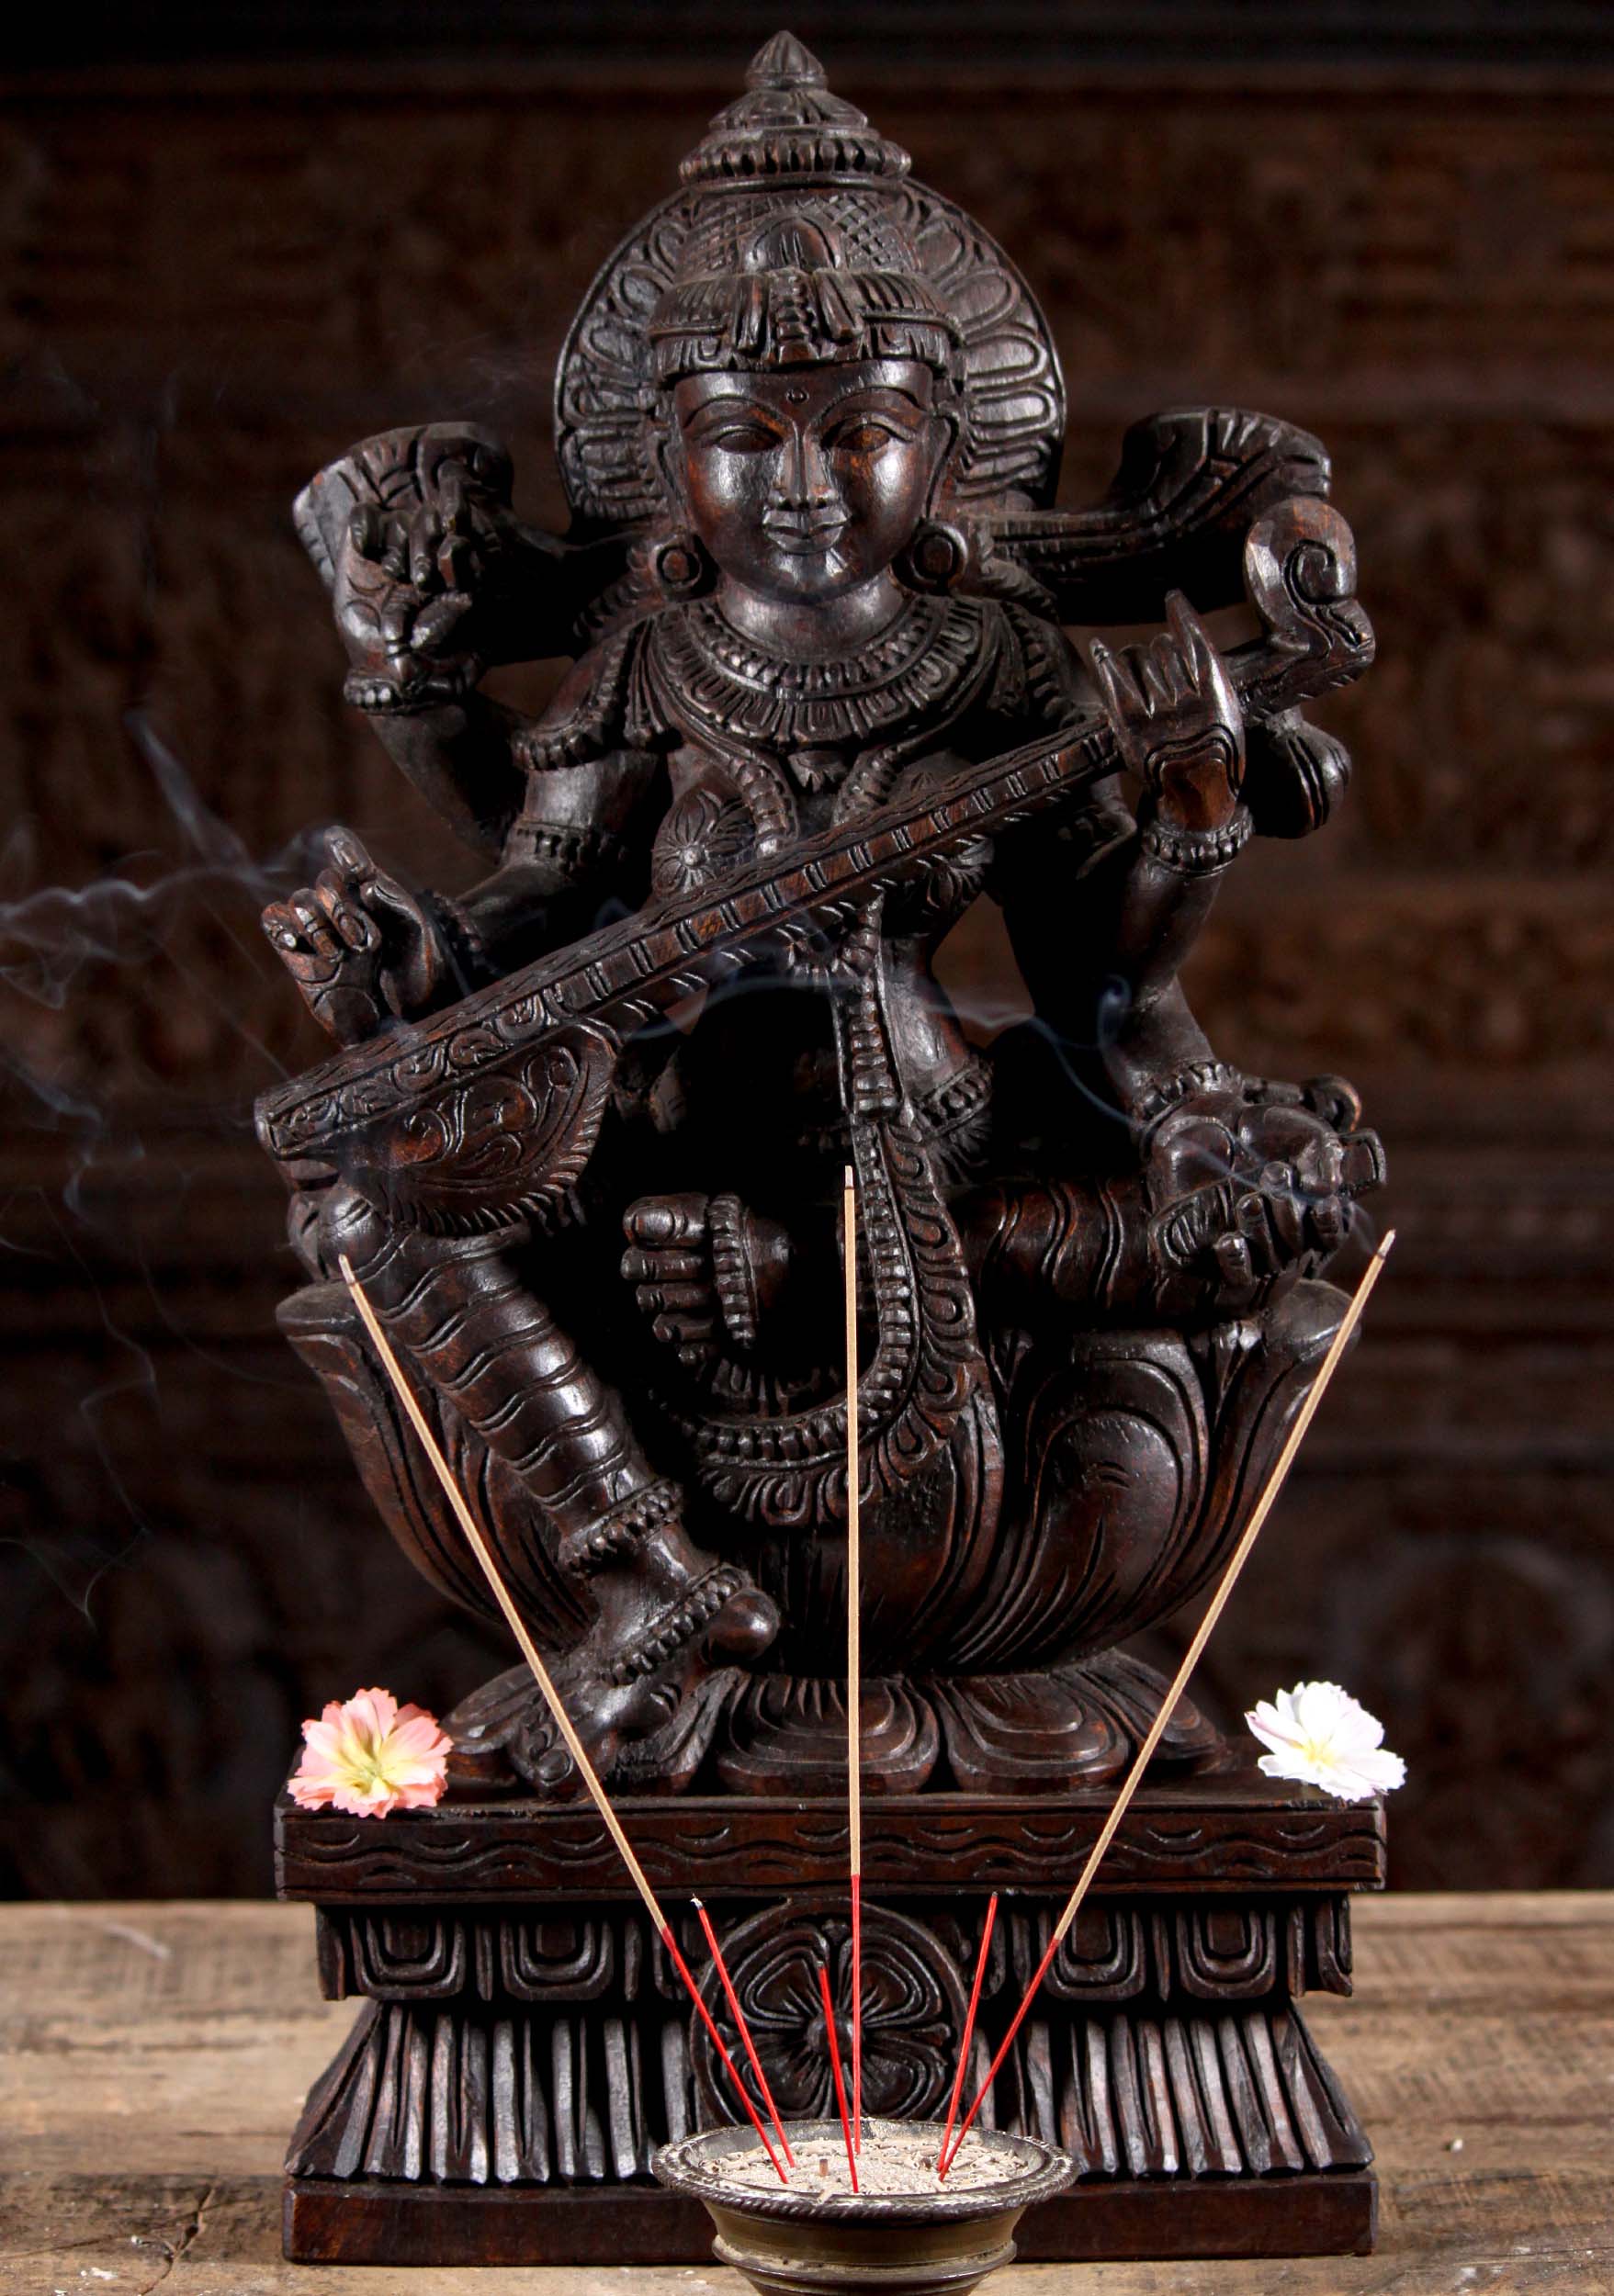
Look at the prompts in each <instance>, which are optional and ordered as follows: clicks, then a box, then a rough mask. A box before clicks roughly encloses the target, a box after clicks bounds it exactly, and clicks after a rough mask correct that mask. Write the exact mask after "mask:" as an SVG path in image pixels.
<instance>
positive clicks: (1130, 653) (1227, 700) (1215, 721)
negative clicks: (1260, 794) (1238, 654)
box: [1089, 591, 1244, 831]
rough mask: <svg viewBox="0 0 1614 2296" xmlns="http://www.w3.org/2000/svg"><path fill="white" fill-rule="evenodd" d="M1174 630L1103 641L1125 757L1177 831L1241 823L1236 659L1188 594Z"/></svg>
mask: <svg viewBox="0 0 1614 2296" xmlns="http://www.w3.org/2000/svg"><path fill="white" fill-rule="evenodd" d="M1166 621H1167V627H1166V629H1165V630H1164V631H1162V632H1161V634H1160V635H1159V636H1157V637H1155V638H1151V639H1150V640H1149V641H1148V643H1147V644H1146V645H1144V646H1135V647H1124V648H1123V649H1122V650H1121V651H1119V652H1116V651H1113V650H1112V648H1111V647H1108V646H1106V645H1104V644H1103V643H1102V641H1101V640H1100V639H1097V638H1095V639H1094V640H1093V642H1092V646H1091V647H1090V649H1089V650H1090V654H1091V659H1092V666H1093V674H1094V676H1095V677H1096V679H1097V681H1098V685H1099V692H1100V698H1101V699H1102V701H1103V704H1104V708H1105V711H1106V713H1107V714H1108V715H1109V718H1110V723H1111V726H1112V728H1113V730H1114V734H1115V738H1116V743H1117V746H1118V747H1119V748H1120V751H1121V755H1122V759H1123V762H1124V763H1125V765H1126V766H1127V767H1128V768H1129V769H1130V771H1133V772H1134V773H1135V774H1136V775H1137V776H1138V778H1139V779H1140V780H1141V781H1142V782H1143V783H1144V786H1145V788H1146V790H1147V792H1148V793H1149V795H1150V797H1151V798H1152V799H1153V801H1154V806H1155V811H1156V813H1157V816H1158V817H1159V818H1160V819H1161V820H1163V821H1164V822H1166V823H1167V824H1168V826H1169V827H1173V828H1179V829H1183V830H1188V831H1202V830H1217V829H1222V828H1225V827H1226V825H1227V823H1228V822H1229V821H1231V819H1232V817H1233V815H1234V812H1235V810H1236V806H1237V804H1238V793H1239V790H1240V788H1241V787H1242V785H1243V782H1244V716H1243V713H1242V711H1241V710H1240V708H1239V705H1238V697H1237V695H1236V693H1235V692H1234V691H1233V685H1232V681H1230V679H1229V678H1228V675H1227V670H1226V666H1225V663H1224V662H1223V660H1222V657H1221V656H1220V654H1218V653H1217V651H1216V648H1215V647H1213V645H1212V643H1211V640H1210V636H1209V634H1208V633H1207V631H1206V629H1205V626H1204V624H1203V623H1202V621H1201V620H1200V618H1199V616H1198V614H1197V613H1195V612H1194V610H1193V608H1192V607H1191V605H1190V604H1189V602H1188V600H1187V599H1186V598H1185V597H1184V596H1183V595H1182V592H1181V591H1172V593H1171V595H1170V597H1169V598H1168V600H1167V602H1166Z"/></svg>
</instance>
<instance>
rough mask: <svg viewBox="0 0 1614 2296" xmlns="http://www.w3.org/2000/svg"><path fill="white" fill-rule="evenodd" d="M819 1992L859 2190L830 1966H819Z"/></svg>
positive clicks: (849, 2158) (854, 2180) (850, 2166)
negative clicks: (842, 2074)
mask: <svg viewBox="0 0 1614 2296" xmlns="http://www.w3.org/2000/svg"><path fill="white" fill-rule="evenodd" d="M818 1990H819V1992H820V1993H821V1994H822V1995H823V1997H824V2031H825V2032H826V2033H828V2035H829V2037H830V2067H831V2069H832V2070H833V2072H834V2075H835V2101H836V2103H837V2104H838V2105H839V2106H840V2107H841V2135H842V2136H843V2137H844V2138H845V2139H846V2166H847V2167H848V2169H849V2170H850V2171H851V2174H852V2190H853V2192H855V2191H856V2190H857V2155H856V2153H855V2152H854V2151H853V2149H852V2116H851V2114H850V2113H849V2112H848V2111H847V2110H846V2083H845V2082H844V2081H843V2080H842V2079H841V2043H840V2042H839V2041H838V2040H837V2039H836V2038H835V2004H834V2002H833V2000H831V1998H830V1964H828V1962H822V1961H821V1962H820V1963H819V1964H818Z"/></svg>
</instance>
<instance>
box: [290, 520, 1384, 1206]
mask: <svg viewBox="0 0 1614 2296" xmlns="http://www.w3.org/2000/svg"><path fill="white" fill-rule="evenodd" d="M1244 580H1245V589H1246V592H1247V596H1248V599H1249V602H1250V603H1251V605H1252V606H1253V607H1254V608H1255V610H1256V612H1257V613H1258V615H1259V617H1260V620H1261V623H1262V625H1263V633H1264V634H1263V636H1261V637H1260V638H1258V639H1257V640H1255V641H1253V642H1251V643H1250V644H1248V645H1247V646H1243V647H1237V648H1236V649H1235V650H1234V651H1233V652H1232V653H1231V654H1229V656H1228V657H1227V667H1228V670H1229V674H1230V676H1231V678H1232V681H1233V684H1234V687H1235V689H1236V692H1237V693H1238V696H1239V700H1240V703H1241V705H1242V707H1243V709H1244V711H1245V714H1246V715H1247V717H1255V718H1261V717H1269V716H1272V715H1277V714H1278V713H1279V712H1281V711H1283V710H1287V709H1292V708H1293V707H1294V706H1295V705H1296V704H1297V703H1302V702H1304V701H1307V700H1310V699H1314V698H1315V697H1316V696H1317V695H1319V694H1321V693H1324V692H1327V691H1328V690H1329V689H1330V688H1332V687H1335V686H1338V685H1342V684H1345V683H1347V682H1349V681H1350V680H1351V679H1353V678H1355V677H1357V676H1359V675H1360V673H1361V671H1363V670H1366V669H1367V667H1368V666H1369V664H1370V662H1371V659H1372V653H1373V638H1372V631H1371V625H1370V624H1369V622H1368V619H1367V616H1366V614H1365V613H1363V612H1362V610H1361V608H1360V605H1359V604H1358V602H1357V600H1356V598H1355V595H1354V591H1355V580H1356V552H1355V546H1354V543H1353V541H1352V538H1351V535H1350V530H1349V527H1348V526H1347V524H1346V523H1345V521H1344V520H1343V519H1342V518H1341V517H1340V516H1339V514H1338V512H1337V511H1335V510H1334V509H1333V508H1332V506H1331V505H1330V504H1328V503H1327V502H1326V501H1321V500H1317V499H1315V498H1311V497H1298V496H1297V497H1293V498H1291V499H1289V500H1287V501H1282V502H1280V503H1279V504H1277V505H1276V506H1275V507H1274V508H1273V509H1272V510H1270V511H1269V512H1267V513H1266V514H1265V515H1264V516H1262V517H1260V518H1258V519H1257V521H1256V522H1255V523H1254V524H1253V525H1252V526H1251V527H1250V529H1249V532H1248V534H1247V537H1246V540H1245V546H1244ZM1120 770H1121V759H1120V755H1119V751H1118V748H1117V746H1116V742H1115V739H1114V737H1113V735H1112V731H1111V729H1110V726H1109V725H1108V722H1107V720H1106V719H1105V718H1104V716H1103V715H1102V714H1101V712H1100V710H1099V709H1098V708H1097V707H1096V706H1095V707H1094V708H1092V709H1091V710H1089V711H1087V712H1083V713H1081V714H1078V715H1076V716H1075V717H1073V718H1072V719H1071V720H1070V721H1069V723H1068V724H1067V726H1064V727H1063V728H1062V729H1061V731H1060V732H1059V733H1058V735H1056V736H1055V737H1052V738H1049V739H1044V740H1041V741H1038V742H1034V743H1032V744H1029V745H1027V746H1026V747H1024V748H1018V749H1014V750H1010V751H1009V752H1007V753H1005V754H1003V755H1001V756H999V757H995V758H992V759H989V760H987V761H986V762H984V763H982V764H979V765H975V766H971V767H969V768H967V769H965V770H964V771H960V772H958V773H957V774H956V775H954V777H952V778H951V779H950V781H949V782H948V783H947V784H946V785H945V787H944V788H943V790H942V793H941V794H940V795H938V794H937V793H936V790H935V788H934V786H933V785H932V786H931V788H929V789H927V790H926V791H925V792H924V793H923V794H922V795H915V796H912V797H909V798H906V799H898V800H897V801H894V802H892V803H889V804H886V805H881V806H879V807H878V808H877V809H875V810H873V811H871V812H869V813H867V814H865V815H863V816H862V817H861V818H859V819H856V820H853V821H851V822H847V823H843V824H841V825H838V826H836V827H831V828H830V829H827V830H824V831H822V832H821V833H820V834H818V835H817V836H814V837H811V838H805V839H803V840H801V841H800V842H799V843H797V844H796V845H795V846H794V847H792V848H791V849H790V850H787V851H785V852H784V853H783V854H778V853H776V854H773V855H772V856H770V857H769V858H767V859H765V860H762V859H759V860H757V861H753V862H751V863H750V864H748V865H747V866H746V867H744V868H743V869H741V870H740V871H739V872H737V873H736V874H735V875H734V877H733V878H731V879H730V880H728V882H727V883H725V884H723V885H722V886H721V887H719V888H718V889H717V890H715V891H714V890H713V889H711V888H709V887H708V888H702V889H701V890H699V891H697V892H695V893H694V894H690V895H683V896H679V897H676V898H672V899H668V900H663V901H658V902H652V903H649V904H648V905H647V906H645V907H644V908H643V909H641V910H639V911H638V913H637V914H636V915H635V916H633V917H627V918H625V919H623V920H622V921H620V922H619V923H616V924H613V925H610V926H607V927H606V928H604V929H603V930H602V931H599V932H597V933H593V934H591V935H589V936H588V937H587V938H586V939H584V940H580V941H578V942H575V943H574V944H572V945H571V946H570V947H568V948H566V949H563V950H559V951H556V952H554V953H553V954H551V955H548V956H546V957H543V958H540V959H538V960H536V962H532V963H530V964H527V965H525V966H523V967H521V968H520V969H518V970H517V971H515V972H514V973H512V974H509V975H508V976H507V977H506V978H505V979H503V980H502V981H500V982H498V983H496V984H495V985H493V986H491V987H489V988H485V989H481V990H479V991H478V992H477V993H476V994H474V995H472V996H468V997H465V998H463V999H462V1000H461V1001H460V1002H459V1003H457V1004H455V1005H453V1006H450V1007H447V1008H446V1009H445V1010H443V1011H441V1012H437V1013H434V1014H432V1015H430V1016H428V1017H427V1018H425V1019H420V1020H417V1021H412V1022H410V1023H407V1024H404V1025H401V1026H400V1027H398V1028H396V1029H393V1030H389V1031H388V1032H387V1033H386V1034H384V1035H382V1036H379V1037H378V1038H375V1039H373V1040H372V1041H369V1042H367V1043H365V1044H361V1045H357V1046H354V1047H352V1048H350V1049H348V1050H346V1051H344V1052H340V1053H338V1054H336V1055H335V1056H334V1057H333V1058H332V1059H330V1060H327V1061H325V1062H323V1063H322V1064H320V1065H319V1066H317V1067H315V1068H313V1069H311V1070H310V1071H309V1072H308V1074H307V1075H303V1076H301V1077H299V1078H298V1079H296V1080H295V1081H294V1082H292V1083H290V1084H288V1085H285V1086H279V1087H277V1088H276V1089H275V1090H273V1091H271V1092H267V1093H265V1094H264V1095H263V1097H261V1098H260V1100H259V1101H258V1104H257V1123H258V1131H259V1135H260V1137H261V1139H262V1140H263V1142H264V1144H265V1147H266V1148H267V1150H268V1151H269V1153H270V1154H271V1155H273V1156H274V1157H275V1158H276V1159H277V1162H278V1163H279V1164H280V1165H281V1167H282V1169H283V1170H284V1171H285V1173H286V1175H287V1177H288V1180H290V1181H292V1182H293V1183H294V1184H295V1183H297V1182H298V1181H299V1180H302V1179H305V1178H307V1177H309V1176H310V1175H311V1174H312V1173H314V1172H316V1171H322V1172H326V1173H329V1172H331V1171H333V1170H334V1171H339V1172H340V1173H341V1174H342V1175H343V1176H344V1178H345V1179H347V1180H348V1181H349V1182H350V1183H351V1184H352V1185H353V1186H354V1187H356V1188H358V1189H359V1190H360V1191H361V1192H362V1193H363V1194H364V1195H366V1196H367V1197H368V1198H369V1199H371V1200H372V1201H373V1202H374V1203H375V1204H376V1205H377V1207H378V1209H379V1210H383V1211H384V1212H385V1213H386V1214H387V1216H388V1217H389V1218H391V1219H394V1220H397V1221H402V1222H405V1223H407V1224H409V1225H412V1226H418V1227H422V1228H426V1229H431V1230H436V1231H449V1232H468V1231H471V1230H476V1229H480V1228H486V1227H491V1226H492V1225H494V1224H496V1223H497V1222H499V1221H502V1220H505V1219H508V1218H509V1217H510V1216H511V1215H512V1214H513V1213H517V1212H520V1211H522V1210H533V1211H540V1212H541V1211H542V1210H546V1209H547V1208H548V1207H550V1206H552V1205H553V1204H554V1203H555V1202H556V1201H558V1200H559V1199H560V1198H561V1197H562V1196H563V1195H564V1194H565V1192H566V1190H567V1189H568V1188H570V1187H571V1186H572V1185H573V1183H574V1182H575V1181H576V1179H577V1178H578V1176H580V1174H581V1172H582V1170H583V1169H584V1167H585V1166H586V1165H587V1163H588V1159H589V1156H590V1154H592V1152H593V1145H594V1142H595V1139H596V1138H597V1135H598V1131H599V1126H600V1121H601V1118H602V1115H603V1112H604V1106H605V1102H606V1097H607V1095H608V1092H609V1089H610V1084H611V1077H612V1073H613V1069H614V1067H615V1061H616V1057H617V1054H618V1052H619V1051H620V1049H621V1046H622V1043H623V1041H625V1039H626V1037H628V1036H629V1035H631V1034H632V1032H633V1031H634V1030H636V1029H637V1028H638V1027H639V1026H640V1025H641V1024H642V1023H643V1022H644V1021H646V1020H647V1019H650V1018H651V1017H652V1016H654V1015H655V1014H658V1013H660V1012H664V1011H665V1010H667V1009H668V1008H669V1007H671V1006H672V1005H674V1004H676V1003H678V1002H679V1001H680V1000H681V999H682V998H683V997H685V996H689V995H690V994H691V993H692V992H693V991H694V990H696V989H698V988H700V987H703V986H709V985H714V984H716V983H718V982H721V981H723V980H725V979H728V978H729V977H730V976H732V975H733V974H736V973H737V972H739V971H740V970H742V969H743V968H745V967H747V966H752V965H756V964H758V963H760V962H764V961H769V960H771V961H773V962H782V961H787V960H788V959H789V957H790V955H791V952H792V951H793V949H794V950H795V951H798V952H799V951H802V950H804V949H807V948H809V947H810V946H811V944H813V943H814V942H815V940H818V938H819V937H820V936H821V935H822V934H823V933H824V931H825V930H826V929H836V928H841V927H844V926H845V924H846V923H848V922H849V921H850V920H851V919H852V917H853V916H854V915H855V913H856V911H857V909H858V907H859V906H861V905H862V904H863V903H864V902H866V901H867V900H868V899H869V898H870V897H871V896H872V895H875V894H878V893H880V892H882V891H883V890H885V889H886V888H888V887H890V886H893V885H896V884H899V883H901V882H902V881H903V879H904V878H905V877H907V876H909V875H911V874H912V873H914V872H917V871H918V870H920V868H921V867H922V866H923V865H924V864H925V863H926V862H927V861H931V859H933V858H935V857H938V856H941V855H943V854H945V853H946V852H948V851H949V850H951V849H952V848H953V847H954V846H956V845H958V844H961V843H963V842H965V840H967V839H969V838H976V837H978V836H979V835H980V834H981V833H982V832H983V831H1000V830H1003V829H1006V828H1008V827H1011V826H1013V825H1015V824H1017V823H1019V822H1021V821H1023V820H1025V819H1026V818H1028V817H1029V816H1032V815H1033V814H1037V813H1040V812H1044V811H1046V810H1049V809H1053V808H1057V807H1059V806H1061V805H1068V804H1069V803H1070V802H1071V801H1072V800H1073V799H1074V798H1076V797H1077V796H1078V795H1079V794H1081V793H1083V792H1084V791H1086V790H1088V789H1089V788H1090V787H1091V786H1092V785H1093V784H1094V783H1095V782H1100V781H1101V780H1103V779H1105V778H1106V777H1108V776H1110V775H1112V774H1114V773H1116V772H1118V771H1120Z"/></svg>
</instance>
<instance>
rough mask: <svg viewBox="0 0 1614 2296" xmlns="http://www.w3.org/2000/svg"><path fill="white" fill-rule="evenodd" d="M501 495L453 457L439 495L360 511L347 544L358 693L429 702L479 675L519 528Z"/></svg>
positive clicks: (352, 691)
mask: <svg viewBox="0 0 1614 2296" xmlns="http://www.w3.org/2000/svg"><path fill="white" fill-rule="evenodd" d="M519 532H520V530H519V528H518V527H517V524H516V522H515V519H514V516H513V514H512V512H511V511H510V509H509V507H508V505H507V504H505V503H504V502H503V501H501V499H500V498H499V496H498V495H497V494H495V493H493V492H492V491H491V490H490V489H489V488H487V487H486V486H484V485H482V484H481V483H480V481H479V480H478V479H477V478H474V477H473V476H472V474H471V473H470V472H469V471H468V469H467V467H466V466H465V465H464V464H463V463H461V462H454V461H449V462H445V463H444V464H443V465H442V466H441V468H440V469H439V471H438V472H437V473H436V477H435V490H434V492H433V494H432V496H431V498H430V499H428V500H427V501H423V502H421V503H420V504H419V505H418V507H415V508H413V509H412V510H411V511H409V512H407V513H393V514H390V515H389V513H388V512H384V511H383V510H381V509H380V508H378V506H377V505H375V504H374V503H366V504H363V505H362V506H361V507H360V508H359V509H357V510H356V511H355V512H354V513H353V517H352V520H351V522H350V523H349V526H348V531H347V535H346V539H345V543H344V546H342V547H341V548H340V549H339V551H338V553H337V563H336V579H335V593H334V594H335V603H336V619H337V625H338V626H339V628H340V629H341V631H342V634H343V636H344V638H345V639H346V641H347V646H348V651H349V653H350V654H351V656H352V658H353V661H354V670H353V673H352V675H351V676H350V677H349V679H348V681H347V687H346V693H347V699H348V700H349V701H350V702H353V703H356V704H357V705H358V707H359V708H361V709H369V710H387V709H399V708H405V709H407V708H419V707H422V706H424V705H426V704H429V703H436V702H443V701H449V700H452V699H454V698H456V697H457V695H459V694H462V693H464V692H468V690H469V689H470V687H472V686H473V685H475V684H476V682H477V681H478V680H479V679H480V676H481V675H482V672H483V671H484V670H485V669H486V668H487V667H488V663H489V660H490V659H491V658H493V655H492V654H491V652H490V647H489V641H490V637H491V632H490V629H489V627H488V625H489V624H490V621H491V619H492V618H493V608H494V593H495V592H496V591H498V590H499V588H500V583H499V573H500V568H501V562H502V561H505V560H507V559H508V558H509V557H510V556H511V553H512V550H513V547H514V544H515V542H516V540H517V538H518V536H519Z"/></svg>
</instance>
